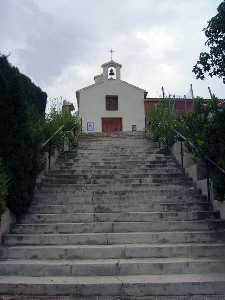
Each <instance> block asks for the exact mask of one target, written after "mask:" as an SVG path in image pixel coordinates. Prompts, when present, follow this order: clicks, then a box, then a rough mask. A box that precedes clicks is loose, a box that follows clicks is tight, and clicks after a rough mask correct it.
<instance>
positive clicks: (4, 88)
mask: <svg viewBox="0 0 225 300" xmlns="http://www.w3.org/2000/svg"><path fill="white" fill-rule="evenodd" d="M46 100H47V95H46V93H44V92H42V90H41V89H40V88H39V87H37V86H36V85H35V84H33V83H32V81H31V80H30V79H29V78H28V77H26V76H25V75H23V74H21V73H20V72H19V70H18V69H17V68H15V67H13V66H12V65H11V64H10V63H9V62H8V59H7V57H6V56H0V141H1V146H0V157H1V158H2V160H3V163H4V166H5V170H6V172H7V176H8V178H9V180H10V184H9V186H8V197H7V206H8V207H9V208H10V210H11V211H13V212H14V213H15V214H16V215H20V214H22V213H23V212H24V211H25V210H26V209H27V207H28V206H29V204H30V202H31V200H32V196H33V191H34V186H35V180H36V175H37V170H38V152H39V148H40V142H41V140H42V139H43V137H42V136H41V131H40V130H39V125H38V124H39V123H40V120H41V119H43V118H44V111H45V106H46Z"/></svg>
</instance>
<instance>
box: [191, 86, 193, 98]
mask: <svg viewBox="0 0 225 300" xmlns="http://www.w3.org/2000/svg"><path fill="white" fill-rule="evenodd" d="M191 99H194V91H193V86H192V83H191Z"/></svg>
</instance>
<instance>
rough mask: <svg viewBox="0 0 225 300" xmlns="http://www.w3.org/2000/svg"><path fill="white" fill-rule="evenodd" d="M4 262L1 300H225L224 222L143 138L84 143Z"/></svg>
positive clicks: (48, 186)
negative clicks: (216, 216)
mask: <svg viewBox="0 0 225 300" xmlns="http://www.w3.org/2000/svg"><path fill="white" fill-rule="evenodd" d="M0 258H1V260H0V299H26V300H28V299H29V300H30V299H51V300H53V299H60V300H61V299H66V300H72V299H80V300H81V299H92V300H97V299H102V300H103V299H107V300H109V299H150V300H156V299H157V300H164V299H169V300H174V299H176V300H178V299H180V300H188V299H192V300H203V299H208V300H211V299H212V300H214V299H217V300H218V299H225V226H224V222H223V221H221V220H218V219H216V218H215V217H214V214H213V212H212V210H211V206H210V205H209V203H207V200H206V199H205V198H204V197H202V196H201V195H200V193H199V192H198V191H197V190H196V188H195V187H194V186H193V183H192V181H191V180H190V179H188V178H186V177H185V176H184V174H183V172H182V170H181V169H180V168H179V167H178V166H177V165H176V162H175V161H174V159H173V158H172V157H171V155H169V154H166V153H164V152H163V151H162V150H159V149H158V148H157V145H156V144H154V143H153V142H151V141H149V140H147V139H145V138H144V137H143V136H142V135H135V136H129V135H118V136H110V137H103V136H101V135H100V136H84V137H81V140H80V146H79V149H78V152H76V151H71V152H68V153H65V154H64V155H62V156H61V157H60V159H59V161H58V164H57V167H56V168H55V169H54V170H52V171H51V172H50V173H49V175H48V176H46V179H45V181H44V183H43V185H42V187H41V189H40V190H39V191H38V193H37V194H36V196H35V200H34V202H33V204H32V206H31V208H30V211H29V213H28V214H27V215H26V216H24V217H23V218H22V220H21V221H20V222H19V223H18V224H17V225H16V226H15V227H14V228H13V230H12V231H11V233H10V234H8V235H6V236H5V237H4V246H3V247H1V248H0ZM1 295H2V296H1ZM42 296H45V297H44V298H42Z"/></svg>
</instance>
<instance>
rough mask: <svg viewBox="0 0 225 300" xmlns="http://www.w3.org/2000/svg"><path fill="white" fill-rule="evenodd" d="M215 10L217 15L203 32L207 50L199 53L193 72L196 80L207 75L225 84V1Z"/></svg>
mask: <svg viewBox="0 0 225 300" xmlns="http://www.w3.org/2000/svg"><path fill="white" fill-rule="evenodd" d="M217 10H218V13H217V15H216V16H215V17H213V18H211V20H210V21H209V22H208V26H207V27H206V28H204V30H203V31H204V32H205V36H206V38H207V41H206V43H205V45H206V46H208V47H209V50H208V52H201V53H200V56H199V60H198V61H197V64H196V65H195V66H194V68H193V72H194V73H195V74H196V78H197V79H199V78H200V79H202V80H203V79H205V74H206V73H207V74H208V75H209V76H210V77H213V76H218V77H219V78H222V79H223V83H225V0H223V2H222V3H221V4H220V5H219V7H218V9H217Z"/></svg>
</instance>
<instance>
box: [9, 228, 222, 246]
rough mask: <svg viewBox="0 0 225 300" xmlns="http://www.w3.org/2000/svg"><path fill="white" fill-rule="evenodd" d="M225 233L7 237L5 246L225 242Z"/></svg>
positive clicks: (83, 234) (31, 235)
mask: <svg viewBox="0 0 225 300" xmlns="http://www.w3.org/2000/svg"><path fill="white" fill-rule="evenodd" d="M224 241H225V231H224V230H220V231H219V230H218V231H213V230H209V231H165V232H123V233H121V232H120V233H112V232H109V233H76V234H72V233H69V234H65V233H56V234H8V235H6V236H5V237H4V243H5V244H6V245H88V244H92V245H94V244H95V245H116V244H121V243H126V244H136V243H149V242H150V243H151V244H158V243H165V244H166V243H203V242H205V243H209V242H224Z"/></svg>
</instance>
